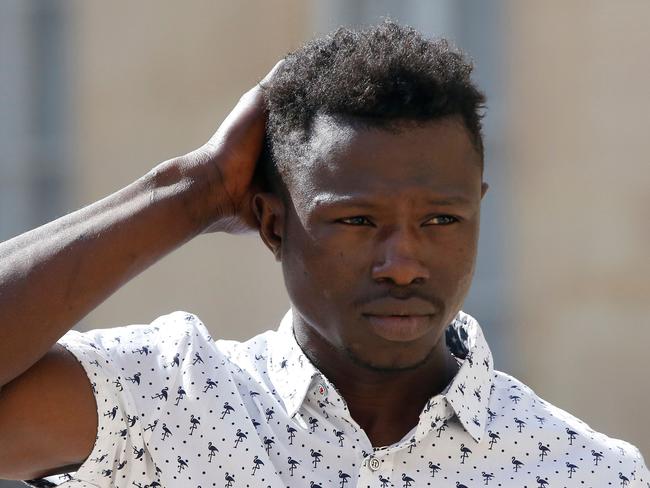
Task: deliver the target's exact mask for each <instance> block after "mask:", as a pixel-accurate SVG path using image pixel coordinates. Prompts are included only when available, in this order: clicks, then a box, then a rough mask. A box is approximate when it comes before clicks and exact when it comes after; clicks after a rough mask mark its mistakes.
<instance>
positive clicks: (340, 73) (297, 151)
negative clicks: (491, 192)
mask: <svg viewBox="0 0 650 488" xmlns="http://www.w3.org/2000/svg"><path fill="white" fill-rule="evenodd" d="M472 69H473V64H472V63H471V61H470V60H468V59H467V58H466V57H465V55H464V54H463V53H462V52H461V51H460V50H458V49H457V48H455V47H454V46H452V45H451V44H450V43H449V42H448V41H447V40H445V39H426V38H424V37H423V36H422V35H421V34H420V33H419V32H417V31H416V30H415V29H413V28H411V27H407V26H402V25H399V24H397V23H395V22H393V21H390V20H387V21H384V22H382V23H381V24H378V25H376V26H372V27H369V28H366V29H361V30H352V29H349V28H344V27H342V28H339V29H338V30H337V31H335V32H334V33H332V34H330V35H328V36H326V37H322V38H319V39H315V40H312V41H310V42H308V43H307V44H305V45H304V46H303V47H301V48H299V49H298V50H296V51H293V52H291V53H289V54H288V55H287V56H286V58H285V62H284V63H283V64H282V65H281V66H280V68H279V69H278V71H277V72H276V74H275V75H274V76H273V78H272V79H271V80H270V81H269V82H267V83H265V84H264V86H263V90H264V96H265V103H266V107H267V109H268V122H267V127H266V137H265V144H264V152H263V155H262V159H261V163H262V164H261V166H262V168H261V170H262V171H263V172H264V174H265V177H266V178H267V181H269V182H270V183H271V188H272V189H273V190H274V191H279V192H280V193H281V194H282V196H283V197H286V196H287V195H286V193H285V192H286V191H287V188H286V185H287V183H288V182H289V181H291V176H292V171H293V168H295V167H296V166H297V165H298V164H300V163H301V162H302V161H306V160H308V158H309V142H310V138H311V135H312V128H313V125H314V120H315V118H316V117H318V116H321V115H326V116H332V117H334V118H335V119H338V120H341V121H346V122H350V123H356V124H361V125H362V126H364V127H376V128H382V129H386V130H395V129H397V128H398V126H399V124H401V123H404V122H415V123H422V122H427V121H431V120H436V119H440V118H443V117H449V116H458V117H460V120H462V122H463V124H464V126H465V127H466V129H467V131H468V134H469V136H470V139H471V141H472V143H473V145H474V147H475V148H476V150H477V152H478V154H479V156H480V161H481V168H482V164H483V136H482V129H481V119H482V118H483V116H484V108H485V95H484V94H483V93H482V92H481V91H480V90H479V89H478V87H477V86H476V85H475V84H474V83H473V82H472V80H471V79H470V75H471V73H472Z"/></svg>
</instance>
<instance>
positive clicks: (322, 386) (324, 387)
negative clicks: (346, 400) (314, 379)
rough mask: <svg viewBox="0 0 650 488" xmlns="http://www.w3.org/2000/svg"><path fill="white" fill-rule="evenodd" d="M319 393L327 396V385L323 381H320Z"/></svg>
mask: <svg viewBox="0 0 650 488" xmlns="http://www.w3.org/2000/svg"><path fill="white" fill-rule="evenodd" d="M318 394H319V395H320V396H322V397H326V396H327V385H326V384H325V382H323V381H321V382H320V383H318Z"/></svg>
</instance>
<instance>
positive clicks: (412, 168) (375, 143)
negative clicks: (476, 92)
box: [280, 118, 487, 370]
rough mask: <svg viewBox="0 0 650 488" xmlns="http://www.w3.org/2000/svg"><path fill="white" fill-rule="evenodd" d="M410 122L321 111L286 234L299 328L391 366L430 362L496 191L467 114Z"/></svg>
mask: <svg viewBox="0 0 650 488" xmlns="http://www.w3.org/2000/svg"><path fill="white" fill-rule="evenodd" d="M399 128H400V130H399V131H397V132H394V133H393V132H390V131H386V130H382V129H375V128H358V127H357V128H354V127H352V126H350V125H347V124H342V123H337V122H334V121H333V120H332V119H325V118H321V119H317V121H316V124H315V128H314V137H313V145H312V150H313V155H314V157H313V159H312V161H311V162H309V163H306V164H305V165H304V166H302V167H301V168H300V169H299V170H298V172H297V174H296V176H297V180H296V183H295V184H293V185H291V188H290V189H289V191H290V194H291V199H290V201H289V202H288V203H287V207H288V208H285V211H284V218H283V224H282V240H281V243H280V258H281V261H282V267H283V272H284V278H285V283H286V287H287V290H288V292H289V296H290V298H291V302H292V305H293V308H294V314H295V315H294V316H295V317H296V318H297V319H298V320H297V323H296V326H297V327H303V328H309V329H310V330H309V331H308V332H309V333H316V334H318V336H320V337H321V338H322V339H324V340H325V341H326V342H327V343H328V344H329V346H331V347H332V348H333V349H334V350H335V351H338V352H339V353H342V354H345V355H346V356H347V357H349V358H352V359H353V360H354V361H355V362H356V363H358V364H362V365H365V366H367V367H369V368H373V369H382V370H391V369H393V370H398V369H406V368H411V367H414V366H416V365H418V364H420V363H422V362H423V361H424V360H425V359H426V358H427V357H428V355H429V354H430V353H431V351H432V350H433V349H434V346H435V345H436V344H437V343H438V341H439V340H440V338H441V336H442V333H443V331H444V329H445V327H446V326H447V325H448V324H449V323H450V322H451V321H452V320H453V318H454V316H455V315H456V313H457V312H458V310H459V309H460V307H461V305H462V302H463V300H464V298H465V296H466V294H467V292H468V290H469V287H470V283H471V279H472V275H473V271H474V262H475V257H476V251H477V241H478V233H479V215H480V202H481V199H482V197H483V195H484V193H485V191H486V190H487V185H485V184H482V176H481V161H480V156H479V154H478V153H477V151H476V149H475V148H474V146H473V145H472V142H471V141H470V139H469V136H468V133H467V130H466V129H465V127H464V126H463V125H462V122H461V121H460V119H457V118H446V119H441V120H438V121H434V122H427V123H425V124H422V125H414V124H409V125H401V126H399Z"/></svg>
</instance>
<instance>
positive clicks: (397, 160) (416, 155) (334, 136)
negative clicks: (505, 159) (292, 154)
mask: <svg viewBox="0 0 650 488" xmlns="http://www.w3.org/2000/svg"><path fill="white" fill-rule="evenodd" d="M297 173H298V174H297V175H296V177H297V178H296V180H295V183H296V185H294V188H293V189H292V192H291V193H292V197H293V199H294V201H295V202H296V204H299V205H300V206H301V207H303V208H309V207H311V206H313V205H314V204H315V203H318V202H319V201H322V200H323V199H328V198H330V197H334V196H339V197H346V198H356V197H364V198H378V199H383V200H384V201H388V202H390V200H391V199H395V198H403V197H407V196H408V197H415V196H421V197H422V198H424V199H426V198H429V197H437V198H439V197H463V198H465V199H467V200H472V201H473V200H476V202H477V203H478V202H479V201H480V191H481V180H482V175H481V173H482V172H481V160H480V156H479V154H478V152H477V151H476V149H475V147H474V145H473V144H472V142H471V139H470V137H469V134H468V132H467V129H466V128H465V126H464V125H463V123H462V121H461V120H460V119H457V118H455V117H449V118H443V119H439V120H435V121H428V122H424V123H417V124H416V123H414V122H400V123H397V124H396V125H395V126H393V127H391V128H390V129H389V130H388V129H384V128H376V127H368V126H364V125H361V124H358V123H350V122H346V121H341V120H338V119H334V118H332V117H328V116H320V117H317V118H316V119H315V123H314V126H313V129H312V135H311V139H310V143H309V157H308V158H307V160H306V161H304V162H303V163H302V164H301V165H300V167H299V168H298V171H297Z"/></svg>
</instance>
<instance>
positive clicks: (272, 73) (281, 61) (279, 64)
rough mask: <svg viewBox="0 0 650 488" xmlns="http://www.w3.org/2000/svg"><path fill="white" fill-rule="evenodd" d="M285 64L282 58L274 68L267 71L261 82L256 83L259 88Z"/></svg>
mask: <svg viewBox="0 0 650 488" xmlns="http://www.w3.org/2000/svg"><path fill="white" fill-rule="evenodd" d="M284 63H285V60H284V58H282V59H281V60H280V61H278V62H277V63H275V66H273V68H271V71H269V72H268V73H267V74H266V76H265V77H264V78H262V81H260V82H259V83H258V85H259V86H264V84H265V83H268V82H269V81H270V80H271V79H272V78H273V77H274V76H275V74H276V73H277V72H278V69H280V66H282V65H283V64H284Z"/></svg>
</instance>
